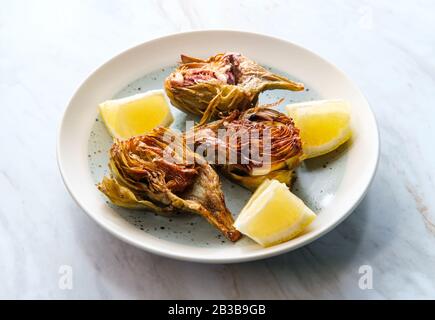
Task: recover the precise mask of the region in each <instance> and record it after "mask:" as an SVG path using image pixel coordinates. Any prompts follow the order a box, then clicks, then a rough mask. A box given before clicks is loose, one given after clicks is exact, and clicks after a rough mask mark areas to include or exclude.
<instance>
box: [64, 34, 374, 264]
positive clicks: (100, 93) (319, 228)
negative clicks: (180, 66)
mask: <svg viewBox="0 0 435 320" xmlns="http://www.w3.org/2000/svg"><path fill="white" fill-rule="evenodd" d="M229 35H231V37H229ZM207 36H210V37H213V38H214V39H215V40H216V41H218V43H220V45H216V44H215V45H214V47H215V48H210V49H209V50H207V52H203V51H201V50H202V49H200V48H199V47H198V46H199V44H200V43H201V42H204V41H205V39H207ZM237 39H238V40H239V41H236V40H237ZM252 41H259V43H261V42H263V44H264V45H267V46H269V48H270V49H271V50H280V52H282V53H285V55H283V56H280V55H278V56H276V57H269V55H270V54H267V52H268V51H267V50H266V51H264V52H259V51H258V50H256V51H254V48H255V46H254V45H253V42H252ZM183 46H184V47H183ZM220 48H225V49H226V50H228V51H239V52H242V53H243V54H245V55H247V56H248V57H251V58H253V59H254V60H257V61H258V62H260V63H261V64H263V65H265V66H271V67H270V69H271V70H272V71H273V72H275V73H278V74H282V75H285V76H288V77H289V78H291V79H294V80H299V81H302V82H303V83H304V84H305V86H306V89H305V91H303V92H291V91H284V90H272V91H267V92H265V93H263V94H262V95H261V96H260V103H270V102H274V101H276V100H278V99H279V98H284V99H285V101H284V102H283V103H282V104H281V105H280V106H279V107H278V109H280V110H282V109H283V107H284V106H285V105H286V104H288V103H291V102H299V101H307V100H315V99H326V98H344V99H348V100H349V101H350V102H351V103H352V126H353V129H354V138H353V140H352V141H351V142H349V143H347V144H345V145H344V146H342V147H340V148H339V149H338V150H336V151H334V152H332V153H330V154H328V155H325V156H322V157H319V158H315V159H311V160H307V161H305V162H304V163H303V164H302V165H301V166H300V167H299V168H298V169H297V179H296V182H295V184H294V185H293V192H294V193H295V194H297V195H298V196H299V197H301V198H302V199H303V200H304V201H305V203H306V204H307V205H308V206H309V207H310V208H312V209H313V210H314V211H315V212H316V213H317V214H318V219H316V221H315V222H314V223H313V224H312V226H311V227H310V228H309V229H308V230H307V231H306V232H305V233H304V234H303V235H301V236H300V237H298V238H296V239H293V240H291V241H288V242H286V243H284V244H280V245H277V246H274V247H271V248H262V247H260V246H259V245H257V244H256V243H254V242H253V241H251V240H250V239H248V238H247V237H243V238H242V239H241V240H240V241H238V242H237V243H231V242H230V241H228V240H226V239H225V238H224V237H223V236H222V235H221V234H220V232H219V231H218V230H216V229H214V228H213V227H212V226H211V225H210V224H209V223H208V222H207V221H205V220H204V219H203V218H201V217H199V216H195V215H189V214H185V215H177V216H174V217H171V218H168V217H162V216H158V215H155V214H153V213H150V212H144V211H139V210H128V209H123V208H119V207H116V206H114V205H112V204H110V203H109V202H108V201H107V199H106V198H105V197H104V195H103V194H101V193H100V192H99V191H98V190H97V189H96V187H95V184H96V183H97V182H99V181H101V179H102V177H103V176H104V175H106V174H108V167H107V163H108V150H109V148H110V146H111V144H112V139H111V137H110V135H109V134H108V132H107V130H106V128H105V126H104V123H103V122H102V121H101V118H100V116H99V114H98V108H97V105H98V103H99V102H101V101H104V100H107V99H111V98H121V97H125V96H129V95H132V94H135V93H138V92H145V91H148V90H152V89H161V88H162V86H163V80H164V78H165V77H166V76H167V75H168V74H169V73H170V72H171V70H173V68H174V67H175V63H176V62H177V59H178V54H179V53H182V52H183V53H188V54H191V55H193V56H195V55H196V56H202V57H207V56H209V55H211V54H215V53H217V52H221V51H224V50H222V49H220ZM274 52H276V51H274ZM157 53H159V54H158V55H157ZM153 54H154V55H155V56H154V60H153V61H154V63H151V61H150V59H151V60H152V59H153V58H152V55H153ZM275 55H276V54H275ZM286 57H287V58H288V61H298V64H293V65H291V64H290V65H289V63H288V62H287V63H286V60H285V59H287V58H286ZM296 58H297V60H294V59H296ZM140 62H143V63H142V64H141V63H140ZM299 64H301V65H299ZM137 66H142V67H137ZM302 66H305V67H306V68H303V67H302ZM316 67H317V69H316ZM136 69H139V70H136ZM316 70H318V71H317V72H316ZM113 76H116V77H115V78H116V79H117V80H116V81H115V80H113V78H114V77H113ZM319 79H320V80H321V81H319ZM331 81H335V82H334V83H335V85H332V86H331V84H332V83H331ZM83 104H85V105H86V107H85V106H83ZM357 108H358V109H357ZM79 109H81V110H79ZM172 112H173V114H174V117H175V121H174V123H173V125H172V126H171V127H172V128H174V129H177V130H183V128H184V124H185V121H186V120H192V119H194V118H192V117H191V116H190V115H186V114H185V113H183V112H181V111H179V110H178V109H176V108H172ZM72 130H74V131H72ZM74 132H75V133H76V135H75V136H74ZM78 139H80V143H78ZM67 146H69V148H67ZM73 146H75V147H76V148H77V149H76V150H78V151H77V152H78V153H79V154H80V155H81V156H84V157H85V158H84V159H85V163H83V157H79V158H76V165H73V163H72V162H71V161H72V159H71V157H75V156H76V154H74V155H73V154H72V153H71V151H72V149H74V148H73ZM363 154H364V156H365V160H367V161H361V160H363V159H362V158H361V156H362V155H363ZM377 157H378V136H377V128H376V123H375V121H374V118H373V115H372V113H371V111H370V109H369V107H368V105H367V102H366V101H365V100H364V98H363V96H362V95H361V94H360V92H359V91H358V90H357V89H356V87H354V86H353V85H352V84H351V83H350V82H349V80H348V79H347V78H346V77H345V76H344V75H343V74H341V73H340V72H339V71H338V70H337V69H336V68H335V67H333V66H332V65H330V64H328V63H327V62H325V61H323V60H322V59H321V58H319V57H317V56H316V55H314V54H312V53H310V52H309V51H306V50H305V49H302V48H300V47H297V46H295V45H292V44H290V43H288V42H285V41H282V40H279V39H275V38H270V37H266V36H260V35H255V34H250V33H243V32H230V31H207V32H192V33H184V34H178V35H174V36H169V37H165V38H161V39H157V40H154V41H151V42H148V43H145V44H143V45H141V46H138V47H135V48H133V49H130V50H128V51H126V52H125V53H123V54H121V55H120V56H117V57H115V58H114V59H112V60H111V61H109V62H108V63H106V64H105V65H104V66H102V67H101V68H100V69H99V70H97V71H96V72H95V73H94V74H93V75H92V76H90V78H89V79H88V80H87V81H86V82H85V83H84V84H83V85H82V87H81V88H80V89H79V90H78V92H77V93H76V95H75V97H74V98H73V99H72V101H71V103H70V105H69V107H68V109H67V111H66V113H65V117H64V120H63V124H62V127H61V134H60V137H59V145H58V161H59V166H60V169H61V173H62V176H63V178H64V181H65V183H66V185H67V187H68V189H69V191H70V192H71V194H72V195H73V197H74V198H75V199H76V200H77V202H78V203H79V204H80V205H81V206H82V208H84V209H85V211H86V212H88V213H89V214H90V215H91V216H92V217H93V218H94V219H95V220H96V221H97V222H98V223H100V224H101V225H102V226H103V227H105V228H106V229H108V230H109V231H111V232H112V233H114V234H115V235H117V236H118V237H120V238H121V239H123V240H125V241H127V242H129V243H132V244H134V245H136V246H138V247H141V248H143V249H146V250H149V251H151V252H154V253H157V254H162V255H165V256H170V257H174V258H178V259H183V260H192V261H201V262H213V263H219V262H225V263H226V262H237V261H246V260H254V259H258V258H263V257H267V256H272V255H276V254H278V253H282V252H286V251H289V250H291V249H294V248H297V247H299V246H301V245H303V244H306V243H308V242H310V241H312V240H314V239H315V238H317V237H319V236H320V235H321V234H324V233H325V232H327V231H328V230H330V229H331V228H333V227H334V226H335V225H336V224H338V222H340V221H341V220H342V219H344V217H346V216H347V215H348V214H349V213H350V212H351V210H352V209H353V207H354V206H355V205H356V204H357V203H358V201H360V200H361V198H362V196H363V194H364V193H365V191H366V189H367V187H368V185H369V182H370V181H371V178H372V176H373V174H374V171H375V168H376V164H377ZM83 165H85V167H84V166H83ZM358 165H359V167H357V166H358ZM85 168H86V169H85ZM84 170H86V172H84ZM77 177H81V178H82V179H81V181H76V182H73V181H72V180H76V178H77ZM221 181H222V185H223V190H224V194H225V199H226V203H227V206H228V208H229V209H230V211H231V212H232V213H233V216H234V217H237V214H238V213H239V212H240V210H241V208H242V207H243V206H244V204H245V203H246V201H247V200H248V199H249V197H250V195H251V193H250V192H249V191H247V190H246V189H244V188H242V187H240V186H238V185H237V184H233V183H231V182H230V181H228V180H227V179H225V178H224V177H221ZM77 183H79V184H77ZM79 186H80V189H79ZM86 190H87V191H86Z"/></svg>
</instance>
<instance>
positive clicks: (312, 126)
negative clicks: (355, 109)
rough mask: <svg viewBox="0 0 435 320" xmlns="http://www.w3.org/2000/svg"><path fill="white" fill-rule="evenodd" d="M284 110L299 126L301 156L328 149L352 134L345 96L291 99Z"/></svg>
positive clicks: (328, 150) (333, 147) (339, 143)
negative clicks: (328, 98)
mask: <svg viewBox="0 0 435 320" xmlns="http://www.w3.org/2000/svg"><path fill="white" fill-rule="evenodd" d="M286 111H287V114H288V115H289V116H290V117H291V118H293V120H294V122H295V126H296V127H297V128H299V130H300V135H301V140H302V150H303V153H304V155H303V158H304V159H307V158H312V157H317V156H320V155H322V154H325V153H328V152H331V151H332V150H334V149H336V148H338V147H339V146H340V145H342V144H343V143H345V142H346V141H347V140H349V138H350V137H351V135H352V132H351V128H350V106H349V103H348V102H346V101H344V100H318V101H308V102H302V103H294V104H289V105H287V106H286Z"/></svg>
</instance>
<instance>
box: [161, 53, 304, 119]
mask: <svg viewBox="0 0 435 320" xmlns="http://www.w3.org/2000/svg"><path fill="white" fill-rule="evenodd" d="M269 89H286V90H292V91H300V90H303V89H304V85H303V84H302V83H297V82H293V81H291V80H289V79H287V78H285V77H282V76H279V75H277V74H274V73H271V72H270V71H268V70H266V69H265V68H263V67H262V66H260V65H258V64H257V63H255V62H254V61H252V60H250V59H248V58H246V57H245V56H243V55H241V54H240V53H233V52H229V53H224V54H222V53H221V54H217V55H215V56H212V57H210V58H208V59H207V60H202V59H198V58H193V57H188V56H185V55H181V63H180V65H179V66H178V68H177V69H176V70H175V71H174V72H173V73H171V74H170V75H169V76H168V77H167V78H166V80H165V90H166V93H167V95H168V97H169V99H170V100H171V103H172V104H173V105H174V106H175V107H177V108H179V109H180V110H182V111H184V112H187V113H192V114H196V115H200V116H201V121H200V124H203V123H205V122H207V121H208V120H210V119H213V118H215V117H216V116H217V115H218V114H220V113H221V114H224V115H226V114H228V113H229V112H231V111H233V110H239V111H244V110H246V109H248V108H251V107H254V106H256V104H257V101H258V96H259V95H260V93H261V92H263V91H265V90H269Z"/></svg>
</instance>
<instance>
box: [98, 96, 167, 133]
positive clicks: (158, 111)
mask: <svg viewBox="0 0 435 320" xmlns="http://www.w3.org/2000/svg"><path fill="white" fill-rule="evenodd" d="M99 107H100V113H101V116H102V118H103V121H104V123H105V124H106V127H107V129H108V130H109V133H110V134H111V135H112V137H114V138H119V139H127V138H130V137H133V136H136V135H140V134H144V133H147V132H149V131H151V130H152V129H154V128H155V127H158V126H165V127H168V126H170V125H171V123H172V122H173V121H174V118H173V116H172V113H171V109H170V107H169V102H168V100H167V98H166V96H165V94H164V92H163V90H151V91H148V92H146V93H140V94H135V95H133V96H130V97H126V98H122V99H116V100H108V101H105V102H103V103H101V104H100V105H99Z"/></svg>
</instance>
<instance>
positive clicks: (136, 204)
mask: <svg viewBox="0 0 435 320" xmlns="http://www.w3.org/2000/svg"><path fill="white" fill-rule="evenodd" d="M168 157H169V158H168ZM188 160H189V161H188ZM109 168H110V171H111V174H112V177H110V178H108V177H105V178H104V179H103V181H102V182H101V183H100V184H98V189H99V190H100V191H101V192H103V193H104V194H105V195H106V196H107V197H108V198H109V199H110V200H111V201H112V202H113V203H114V204H116V205H118V206H121V207H126V208H143V209H146V210H150V211H153V212H155V213H158V214H165V213H179V212H190V213H195V214H199V215H201V216H203V217H204V218H206V219H207V220H208V221H209V222H210V223H211V224H213V225H214V226H215V227H216V228H218V229H219V230H220V231H221V232H222V233H223V234H224V235H225V236H226V237H227V238H228V239H230V240H231V241H236V240H238V239H239V238H240V237H241V234H240V233H239V232H238V231H237V230H236V229H235V228H234V227H233V222H234V221H233V218H232V216H231V213H230V212H229V210H228V209H227V207H226V206H225V200H224V196H223V193H222V190H221V185H220V180H219V177H218V175H217V174H216V172H215V171H214V170H213V169H212V168H211V167H210V165H209V164H208V163H207V162H206V161H205V160H204V159H203V158H201V157H200V156H199V155H197V154H195V153H194V152H193V151H192V150H190V149H189V148H188V147H187V145H186V143H185V141H184V139H182V138H181V137H180V136H179V135H177V134H175V133H174V132H172V131H171V130H169V129H166V128H158V129H155V130H154V131H153V132H151V133H150V134H147V135H144V136H138V137H133V138H131V139H128V140H122V141H115V143H114V144H113V146H112V148H111V150H110V162H109Z"/></svg>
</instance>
